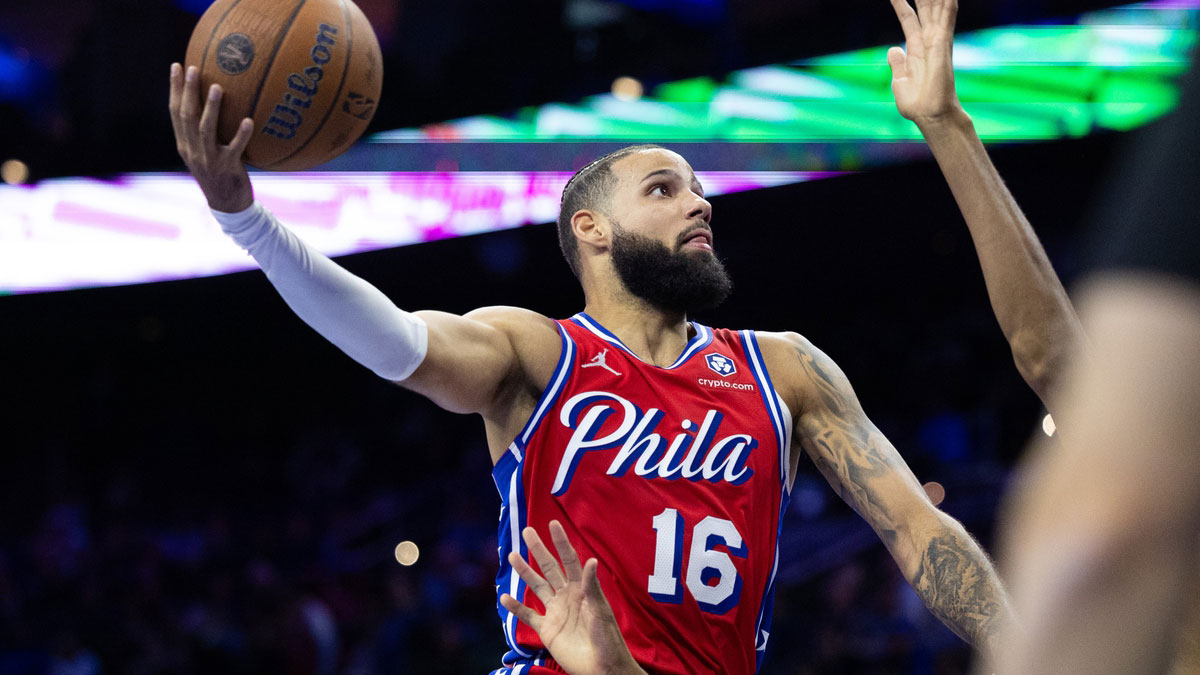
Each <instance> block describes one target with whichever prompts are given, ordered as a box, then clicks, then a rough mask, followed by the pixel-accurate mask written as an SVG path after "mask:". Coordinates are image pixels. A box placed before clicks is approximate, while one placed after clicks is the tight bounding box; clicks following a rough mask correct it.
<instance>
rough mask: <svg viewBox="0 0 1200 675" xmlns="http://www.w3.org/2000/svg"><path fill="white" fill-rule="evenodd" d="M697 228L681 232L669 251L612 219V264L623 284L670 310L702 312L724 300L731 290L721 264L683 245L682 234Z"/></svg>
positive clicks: (705, 254) (712, 256) (694, 230)
mask: <svg viewBox="0 0 1200 675" xmlns="http://www.w3.org/2000/svg"><path fill="white" fill-rule="evenodd" d="M696 229H697V228H689V229H688V230H687V231H685V232H683V233H682V234H680V236H679V240H678V241H677V242H676V243H675V251H674V252H672V251H671V249H669V248H667V246H666V244H663V243H662V242H659V241H655V240H653V239H651V238H649V237H646V236H643V235H640V234H636V233H634V232H629V231H628V230H625V229H624V228H622V227H621V226H620V225H619V224H617V223H613V242H612V249H611V252H612V261H613V267H614V268H615V269H616V271H617V276H618V277H620V279H621V282H622V283H624V284H625V288H627V289H628V290H629V292H630V293H632V294H633V295H635V296H637V297H639V298H641V299H642V300H645V301H646V302H647V303H649V304H650V305H651V306H653V307H655V308H657V309H659V310H662V311H664V312H671V313H680V314H689V313H691V312H702V311H704V310H706V309H712V308H713V307H716V306H717V305H720V304H721V303H722V302H724V301H725V298H727V297H729V293H730V291H732V290H733V281H732V280H731V279H730V278H729V274H728V273H727V272H726V271H725V266H724V265H722V264H721V261H720V260H718V259H717V257H716V256H715V255H713V254H712V253H710V252H708V251H701V250H696V249H690V250H684V249H683V242H684V238H685V237H689V236H691V235H693V234H695V232H696Z"/></svg>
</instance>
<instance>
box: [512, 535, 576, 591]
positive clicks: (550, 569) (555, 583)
mask: <svg viewBox="0 0 1200 675" xmlns="http://www.w3.org/2000/svg"><path fill="white" fill-rule="evenodd" d="M521 536H522V537H524V539H525V544H526V545H527V546H528V547H529V554H530V555H532V556H533V559H534V560H536V561H537V564H538V567H540V568H542V575H543V576H545V577H546V581H548V582H550V587H551V588H553V589H554V590H555V591H558V590H560V589H562V588H563V587H564V586H566V585H567V580H566V578H565V577H564V576H563V573H562V568H561V567H559V566H558V560H556V559H555V558H554V554H552V553H550V549H548V548H546V545H545V544H543V543H542V538H541V537H539V536H538V533H537V531H536V530H534V529H533V528H532V527H527V528H525V529H524V530H523V531H522V532H521ZM538 597H539V598H540V597H541V596H540V595H539V596H538Z"/></svg>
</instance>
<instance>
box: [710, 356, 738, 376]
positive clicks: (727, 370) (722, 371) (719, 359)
mask: <svg viewBox="0 0 1200 675" xmlns="http://www.w3.org/2000/svg"><path fill="white" fill-rule="evenodd" d="M704 361H705V362H706V363H708V369H709V370H711V371H713V372H714V373H716V374H718V375H720V376H721V377H729V376H730V375H733V374H734V373H736V372H737V366H736V365H734V363H733V359H731V358H729V357H728V356H724V355H722V354H718V353H716V352H712V353H710V354H705V355H704Z"/></svg>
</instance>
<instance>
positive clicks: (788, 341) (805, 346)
mask: <svg viewBox="0 0 1200 675" xmlns="http://www.w3.org/2000/svg"><path fill="white" fill-rule="evenodd" d="M753 333H754V339H755V340H757V341H758V347H759V349H760V350H762V353H763V358H765V359H766V360H767V365H768V366H770V365H771V363H772V362H774V361H778V360H785V359H796V358H797V357H798V356H800V355H802V354H810V353H812V352H813V351H814V350H816V349H817V348H816V346H815V345H813V343H812V342H811V341H809V339H808V338H806V337H804V336H803V335H801V334H800V333H796V332H793V331H765V330H756V331H753Z"/></svg>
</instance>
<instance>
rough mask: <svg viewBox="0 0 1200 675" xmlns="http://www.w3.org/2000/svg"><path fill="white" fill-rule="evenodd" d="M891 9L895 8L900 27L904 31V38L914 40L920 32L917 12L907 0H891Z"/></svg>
mask: <svg viewBox="0 0 1200 675" xmlns="http://www.w3.org/2000/svg"><path fill="white" fill-rule="evenodd" d="M891 2H892V9H894V10H896V18H897V19H900V28H901V29H902V30H903V31H904V38H905V39H906V40H916V39H917V36H919V35H920V33H921V20H920V19H919V18H917V12H916V10H914V9H913V8H912V5H910V4H908V0H891Z"/></svg>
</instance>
